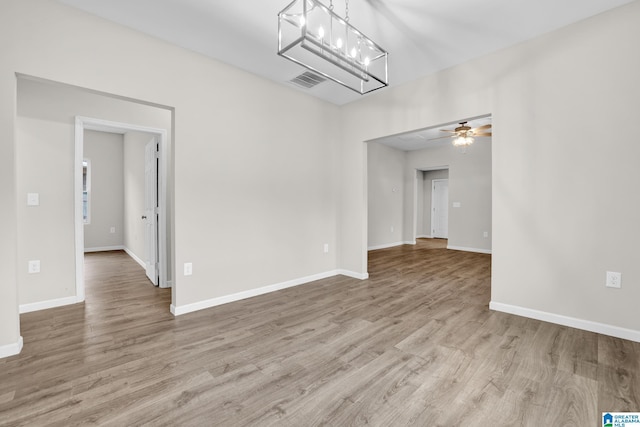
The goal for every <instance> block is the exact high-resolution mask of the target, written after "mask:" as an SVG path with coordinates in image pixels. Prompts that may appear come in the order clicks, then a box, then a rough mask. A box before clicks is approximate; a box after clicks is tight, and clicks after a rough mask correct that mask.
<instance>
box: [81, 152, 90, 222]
mask: <svg viewBox="0 0 640 427" xmlns="http://www.w3.org/2000/svg"><path fill="white" fill-rule="evenodd" d="M90 202H91V161H90V160H88V159H84V160H83V161H82V219H83V221H84V223H85V224H89V223H90V216H89V215H90V213H91V205H90Z"/></svg>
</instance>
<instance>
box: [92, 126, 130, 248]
mask: <svg viewBox="0 0 640 427" xmlns="http://www.w3.org/2000/svg"><path fill="white" fill-rule="evenodd" d="M123 142H124V138H123V136H122V135H121V134H116V133H107V132H97V131H91V130H85V131H84V158H85V159H88V160H89V161H90V163H91V166H90V174H91V186H90V202H89V210H90V213H89V219H90V221H89V223H88V224H85V225H84V248H85V251H90V250H99V249H101V248H114V247H122V246H124V169H123V165H124V144H123ZM112 227H113V228H114V229H115V231H114V232H113V233H111V228H112Z"/></svg>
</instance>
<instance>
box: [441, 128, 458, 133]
mask: <svg viewBox="0 0 640 427" xmlns="http://www.w3.org/2000/svg"><path fill="white" fill-rule="evenodd" d="M440 132H449V133H457V132H456V131H455V130H449V129H440Z"/></svg>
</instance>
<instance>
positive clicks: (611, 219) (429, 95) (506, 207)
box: [340, 1, 640, 339]
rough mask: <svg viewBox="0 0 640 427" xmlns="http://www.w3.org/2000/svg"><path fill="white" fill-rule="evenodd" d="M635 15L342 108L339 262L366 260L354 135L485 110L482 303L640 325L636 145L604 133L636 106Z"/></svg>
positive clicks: (628, 118)
mask: <svg viewBox="0 0 640 427" xmlns="http://www.w3.org/2000/svg"><path fill="white" fill-rule="evenodd" d="M639 21H640V2H638V1H635V2H632V3H630V4H628V5H626V6H623V7H621V8H618V9H615V10H612V11H609V12H606V13H603V14H601V15H599V16H596V17H594V18H592V19H588V20H585V21H583V22H580V23H577V24H574V25H571V26H568V27H565V28H563V29H560V30H558V31H554V32H552V33H549V34H548V35H545V36H543V37H539V38H537V39H534V40H531V41H529V42H526V43H522V44H520V45H517V46H514V47H512V48H509V49H505V50H502V51H499V52H497V53H495V54H491V55H488V56H485V57H481V58H478V59H476V60H474V61H471V62H468V63H465V64H462V65H460V66H457V67H454V68H451V69H449V70H446V71H443V72H441V73H438V74H436V75H433V76H427V77H425V78H423V79H420V80H418V81H416V82H412V83H409V84H406V85H403V86H400V87H398V88H394V89H391V90H385V91H382V92H379V93H376V94H375V95H374V96H370V97H367V98H364V99H362V100H361V101H358V102H355V103H353V104H349V105H347V106H346V107H345V108H343V111H342V115H343V118H344V121H343V126H344V131H343V144H344V149H343V151H342V154H343V156H344V160H343V165H344V166H343V172H342V180H343V182H344V184H343V187H342V188H343V190H344V192H343V194H342V198H341V201H342V203H343V206H344V209H343V210H342V211H341V217H340V218H341V230H342V234H341V244H342V253H341V263H342V266H343V268H347V269H351V270H356V271H361V272H364V271H366V226H367V224H366V203H362V204H360V203H359V200H362V198H363V197H364V198H366V193H364V191H363V188H364V187H365V185H364V184H365V181H364V179H365V177H366V172H365V170H364V169H365V159H364V156H363V154H362V148H361V145H362V141H367V140H370V139H373V138H376V137H381V136H386V135H392V134H397V133H401V132H404V131H408V130H413V129H420V128H425V127H429V126H432V125H437V124H439V123H447V122H452V121H455V120H457V119H459V118H461V117H476V116H481V115H485V114H491V115H492V121H493V138H492V156H491V158H492V168H493V176H492V189H493V191H492V196H493V197H492V200H493V204H492V215H493V221H492V222H493V224H492V225H493V227H492V232H493V236H492V237H493V238H492V250H493V257H492V295H491V298H492V301H493V302H494V303H497V304H494V307H496V306H497V307H498V308H501V309H508V308H513V307H515V308H519V309H521V310H520V312H521V313H523V314H526V315H530V316H535V315H537V314H539V313H540V312H542V313H546V314H549V315H551V318H550V320H553V321H558V322H561V321H566V320H567V318H571V319H575V320H578V321H579V322H578V323H579V325H580V326H581V327H585V328H587V327H592V326H593V325H594V324H596V325H599V326H597V327H599V328H601V329H602V327H603V326H602V325H604V326H605V327H606V326H612V327H613V328H614V330H616V331H618V332H620V333H621V334H622V333H624V329H625V328H626V329H628V330H631V331H640V317H638V316H637V315H636V314H635V313H636V312H637V307H636V301H638V300H639V299H640V264H639V263H638V262H637V261H638V260H637V258H638V257H637V253H638V251H637V245H638V241H640V228H639V227H637V212H638V210H640V195H638V194H639V193H638V191H637V189H636V187H637V185H636V183H637V182H639V181H640V169H639V168H638V167H637V159H638V158H640V144H638V143H637V141H635V139H637V138H636V137H635V136H633V135H632V136H631V137H629V136H627V135H625V136H623V137H621V136H619V135H615V136H612V135H611V131H610V129H619V128H620V126H621V124H625V123H633V122H635V121H636V119H637V117H638V116H640V103H639V102H638V99H640V85H638V83H637V70H638V69H640V55H634V54H630V52H636V51H638V50H639V49H640V26H638V25H637V23H638V22H639ZM594 170H598V171H599V173H598V174H594V173H593V171H594ZM450 173H451V174H453V173H454V172H453V169H451V170H450ZM452 197H455V196H452ZM612 206H614V208H612ZM607 270H610V271H619V272H622V277H623V281H622V289H619V290H617V289H607V288H605V286H604V281H605V272H606V271H607ZM563 316H564V317H563ZM589 322H595V323H589ZM621 331H622V332H621ZM634 336H635V337H636V339H640V335H638V334H637V333H636V335H634Z"/></svg>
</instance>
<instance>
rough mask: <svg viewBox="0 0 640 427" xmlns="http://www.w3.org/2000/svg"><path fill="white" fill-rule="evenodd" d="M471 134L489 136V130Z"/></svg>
mask: <svg viewBox="0 0 640 427" xmlns="http://www.w3.org/2000/svg"><path fill="white" fill-rule="evenodd" d="M473 136H491V133H490V132H481V133H474V134H473Z"/></svg>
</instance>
